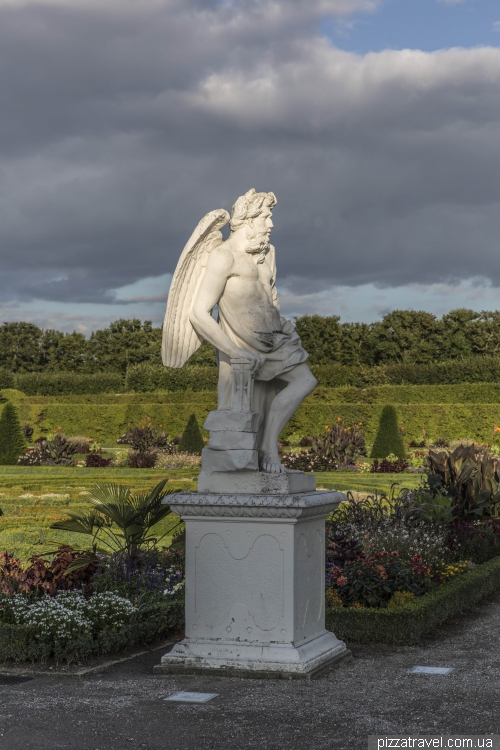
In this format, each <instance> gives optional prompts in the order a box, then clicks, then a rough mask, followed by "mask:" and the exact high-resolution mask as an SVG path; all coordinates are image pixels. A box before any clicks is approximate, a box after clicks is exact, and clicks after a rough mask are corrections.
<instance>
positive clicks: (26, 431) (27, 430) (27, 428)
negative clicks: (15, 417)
mask: <svg viewBox="0 0 500 750" xmlns="http://www.w3.org/2000/svg"><path fill="white" fill-rule="evenodd" d="M22 431H23V435H24V437H25V439H26V442H27V443H29V442H30V441H31V438H32V437H33V433H34V431H35V430H34V429H33V427H32V426H31V424H30V422H29V420H28V421H27V422H25V423H24V424H23V426H22Z"/></svg>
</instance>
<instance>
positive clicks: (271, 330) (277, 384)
mask: <svg viewBox="0 0 500 750" xmlns="http://www.w3.org/2000/svg"><path fill="white" fill-rule="evenodd" d="M218 308H219V325H220V326H221V328H222V330H223V331H224V333H225V334H226V335H227V336H228V337H229V338H230V339H231V341H233V342H234V343H235V344H236V346H238V347H239V348H241V349H249V350H250V351H254V352H257V353H258V354H261V355H263V356H264V357H265V361H264V364H263V365H262V367H261V368H260V370H259V371H258V372H257V374H256V375H255V381H254V389H253V397H252V411H255V412H259V414H260V420H259V437H260V436H261V435H262V431H263V429H264V424H265V418H266V414H267V413H268V411H269V408H270V406H271V402H272V400H273V398H274V397H275V396H276V394H277V393H279V392H280V391H281V390H282V389H283V388H284V387H285V383H284V381H282V380H280V377H279V376H280V375H281V374H282V373H284V372H287V371H288V370H291V369H292V368H293V367H295V366H296V365H299V364H301V363H302V362H305V361H306V359H307V358H308V356H309V355H308V354H307V352H306V351H304V349H303V348H302V344H301V341H300V337H299V335H298V333H297V331H296V330H295V329H294V328H293V327H292V325H291V324H288V326H286V327H287V328H290V329H291V330H290V331H288V332H286V333H285V332H284V331H283V328H284V327H285V324H286V323H287V321H286V320H285V318H283V317H281V316H280V313H279V310H278V309H277V308H276V307H273V315H272V320H265V319H262V318H261V319H260V320H259V323H260V325H259V328H262V329H264V330H259V331H255V330H251V329H250V328H247V327H245V326H244V324H243V322H242V318H241V316H240V317H239V318H238V317H237V316H236V315H235V314H234V313H233V311H232V310H231V307H230V305H229V304H228V302H227V301H226V300H225V299H224V297H222V298H221V299H220V300H219V305H218ZM231 398H232V374H231V364H230V358H229V357H228V356H227V355H226V354H224V353H223V352H219V386H218V401H219V405H218V408H219V409H230V408H231ZM259 443H260V439H259Z"/></svg>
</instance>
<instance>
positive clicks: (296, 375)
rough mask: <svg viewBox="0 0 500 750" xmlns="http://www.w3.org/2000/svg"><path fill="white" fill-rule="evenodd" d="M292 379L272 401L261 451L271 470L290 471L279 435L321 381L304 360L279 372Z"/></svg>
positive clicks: (262, 460) (264, 466)
mask: <svg viewBox="0 0 500 750" xmlns="http://www.w3.org/2000/svg"><path fill="white" fill-rule="evenodd" d="M279 379H280V380H283V381H284V382H285V383H288V385H287V387H286V388H284V389H283V390H282V391H281V392H280V393H278V395H277V396H275V398H274V399H273V401H272V404H271V408H270V409H269V413H268V414H267V417H266V426H265V429H264V435H263V437H262V443H261V446H260V451H259V458H260V468H261V470H262V471H266V472H269V473H271V474H283V473H285V472H286V469H285V467H284V466H283V465H282V463H281V461H280V460H279V456H278V438H279V436H280V432H281V430H282V429H283V427H284V426H285V425H286V423H287V422H288V421H289V420H290V419H291V418H292V417H293V415H294V414H295V412H296V411H297V409H298V408H299V406H300V405H301V403H302V401H303V400H304V399H305V398H306V396H308V395H309V394H310V393H312V391H313V390H314V389H315V388H316V386H317V384H318V381H317V380H316V378H315V377H314V375H313V374H312V372H311V371H310V369H309V367H308V366H307V365H306V364H305V362H304V363H302V364H300V365H297V366H296V367H294V368H293V369H292V370H289V371H288V372H284V373H283V374H282V375H280V376H279Z"/></svg>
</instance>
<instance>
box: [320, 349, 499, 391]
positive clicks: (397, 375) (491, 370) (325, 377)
mask: <svg viewBox="0 0 500 750" xmlns="http://www.w3.org/2000/svg"><path fill="white" fill-rule="evenodd" d="M311 370H312V372H313V373H314V375H315V376H316V378H317V379H318V382H319V384H320V385H322V386H325V387H328V388H338V387H341V386H354V387H357V388H369V387H371V386H377V385H453V384H458V383H498V382H500V357H498V356H486V355H484V356H470V357H468V358H467V359H463V360H453V359H450V360H442V361H439V360H438V361H430V362H427V363H425V364H413V363H406V362H403V363H401V364H380V365H377V366H374V367H370V366H368V365H353V366H346V365H342V364H328V365H326V364H325V365H323V364H320V365H315V364H312V365H311Z"/></svg>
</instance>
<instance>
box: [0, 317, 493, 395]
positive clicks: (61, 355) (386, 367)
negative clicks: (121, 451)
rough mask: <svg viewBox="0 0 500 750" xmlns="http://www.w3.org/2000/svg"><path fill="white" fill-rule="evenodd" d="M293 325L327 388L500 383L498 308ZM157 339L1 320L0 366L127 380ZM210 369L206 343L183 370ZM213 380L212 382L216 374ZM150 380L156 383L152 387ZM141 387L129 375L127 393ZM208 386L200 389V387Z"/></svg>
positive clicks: (118, 327) (125, 327)
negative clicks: (111, 375)
mask: <svg viewBox="0 0 500 750" xmlns="http://www.w3.org/2000/svg"><path fill="white" fill-rule="evenodd" d="M295 324H296V328H297V331H298V333H299V335H300V337H301V339H302V343H303V346H304V348H305V349H306V351H308V352H309V362H310V364H311V365H313V366H314V367H316V366H318V367H329V368H332V369H329V370H328V371H327V372H325V373H324V379H323V384H324V385H328V386H339V385H358V386H360V387H363V386H365V385H376V384H377V383H394V384H398V383H415V384H425V383H429V384H431V383H447V382H452V383H459V382H494V381H498V380H499V371H500V365H499V357H498V356H497V355H498V352H499V345H500V313H499V312H497V311H493V312H481V313H476V312H474V311H472V310H466V309H458V310H452V311H451V312H450V313H448V314H447V315H444V316H443V317H442V318H441V319H438V318H436V317H435V316H434V315H431V314H430V313H426V312H422V311H408V310H394V311H392V312H390V313H388V314H387V315H385V316H384V317H383V318H382V320H380V321H377V322H376V323H372V324H370V325H368V324H366V323H341V322H340V320H339V318H338V317H337V316H331V317H321V316H319V315H306V316H303V317H300V318H297V319H296V321H295ZM161 335H162V331H161V328H153V326H152V324H151V322H150V321H145V322H144V323H142V322H141V321H140V320H137V319H133V320H126V319H120V320H117V321H114V322H113V323H111V324H110V325H109V326H108V327H107V328H105V329H102V330H99V331H95V332H94V333H92V335H91V336H90V338H89V339H85V337H84V336H83V334H81V333H77V332H73V333H66V334H64V333H61V332H60V331H54V330H45V331H44V330H42V329H40V328H38V327H37V326H36V325H33V324H32V323H24V322H19V323H4V324H3V325H2V326H0V361H1V362H2V364H3V366H4V367H5V368H7V369H8V370H9V371H11V372H13V373H36V372H53V373H59V372H61V371H65V372H74V373H97V372H104V371H106V370H108V369H109V370H111V371H113V372H116V371H118V372H120V373H121V374H122V375H125V372H126V371H127V369H128V368H134V367H136V366H138V365H141V364H148V363H149V364H151V365H154V366H156V367H158V371H159V372H162V371H164V370H165V368H163V367H162V365H161V357H160V348H161ZM214 364H215V362H214V350H213V347H212V346H211V345H210V344H208V343H204V344H203V345H202V346H201V347H200V348H199V349H198V351H197V352H196V353H195V354H194V355H193V356H192V358H191V359H190V361H189V362H188V363H187V365H186V367H184V368H182V372H183V373H185V372H186V371H187V370H189V369H190V368H192V367H195V366H201V367H207V369H209V370H215V367H214ZM145 372H147V371H145ZM143 374H145V373H143ZM149 376H150V377H149V378H146V380H149V385H148V388H147V389H148V390H154V389H157V388H166V387H172V388H174V387H176V388H177V389H178V388H179V383H181V384H182V383H184V385H183V386H182V387H184V388H186V387H188V388H194V387H196V384H195V383H194V382H190V381H189V380H186V378H188V376H187V375H175V374H173V373H172V372H169V373H167V374H166V375H165V374H163V375H158V374H153V372H150V373H149ZM212 377H215V378H216V375H215V373H213V375H212ZM450 378H451V380H450ZM151 379H153V380H155V379H156V380H157V381H160V384H158V383H157V384H156V385H155V386H153V387H151ZM166 382H168V383H169V384H170V383H171V384H172V386H170V385H165V383H166ZM186 382H187V385H186ZM320 382H321V380H320ZM142 387H143V386H142V385H141V383H140V382H138V378H137V377H136V373H134V372H131V373H130V388H133V389H134V390H140V389H142ZM206 387H207V385H206V384H203V385H202V386H201V389H205V388H206ZM210 387H213V385H211V386H210Z"/></svg>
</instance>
